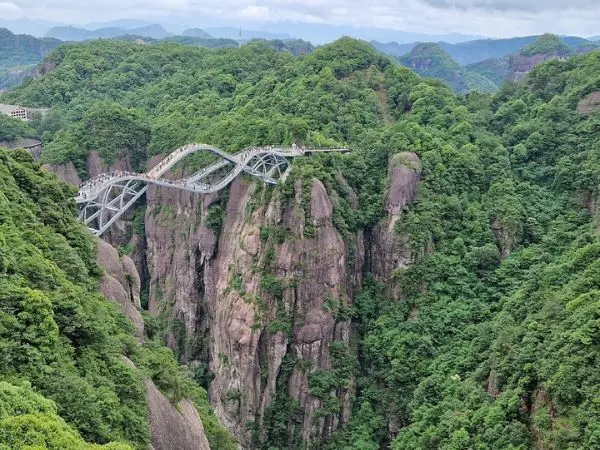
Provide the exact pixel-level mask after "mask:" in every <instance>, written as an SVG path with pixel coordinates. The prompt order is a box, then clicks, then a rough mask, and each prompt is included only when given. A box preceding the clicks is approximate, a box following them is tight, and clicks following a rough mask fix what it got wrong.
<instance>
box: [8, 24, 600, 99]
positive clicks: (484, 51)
mask: <svg viewBox="0 0 600 450" xmlns="http://www.w3.org/2000/svg"><path fill="white" fill-rule="evenodd" d="M5 22H8V21H2V20H0V24H2V23H5ZM12 22H14V23H17V24H18V25H19V26H20V27H31V26H33V24H34V23H35V22H34V21H30V20H29V19H21V20H19V21H12ZM48 24H49V23H46V25H48ZM280 25H281V24H273V26H271V27H270V28H269V31H262V30H245V29H242V30H241V33H240V29H239V28H235V27H228V26H222V27H208V28H198V27H191V28H187V29H183V28H181V29H180V32H179V33H178V34H174V33H172V32H171V31H169V30H167V29H166V28H165V27H163V26H162V25H160V24H148V23H146V22H144V21H139V20H131V19H121V20H118V21H112V22H96V23H91V24H88V25H87V27H86V28H81V27H74V26H52V27H51V28H49V29H48V30H47V32H46V33H45V35H46V37H45V38H43V39H36V38H34V37H32V36H24V35H15V34H13V33H11V32H10V31H9V30H6V29H5V30H2V29H0V88H5V87H8V86H10V85H14V84H16V83H18V82H20V81H21V80H22V79H23V77H25V76H28V75H31V74H32V73H33V71H32V66H33V65H35V64H37V63H39V62H40V61H41V60H42V59H43V57H44V56H45V55H46V54H47V53H48V52H49V51H50V50H52V49H53V48H54V47H56V46H58V45H59V44H60V43H61V41H83V40H92V39H115V38H118V39H122V40H130V41H133V40H140V39H141V40H142V41H144V42H146V43H154V42H158V41H161V40H168V41H171V42H177V43H181V44H184V45H201V46H204V47H208V48H224V47H235V46H237V45H238V41H239V40H240V34H241V40H243V41H249V40H252V39H265V40H268V41H269V45H271V47H273V48H275V49H277V50H278V51H290V52H292V53H293V54H296V55H298V54H303V53H309V52H311V51H312V49H313V46H312V44H311V43H310V42H307V41H305V40H299V39H293V38H292V36H295V35H296V31H297V28H295V27H291V28H290V29H289V30H287V32H284V31H283V30H280V29H279V28H280ZM95 27H98V28H95ZM319 30H321V31H323V28H322V27H320V26H312V27H311V32H312V33H314V34H313V35H312V38H314V39H315V40H317V41H318V40H320V39H325V38H326V35H325V34H319ZM349 30H351V27H335V26H332V27H328V30H327V33H330V34H329V35H328V36H330V37H331V36H333V35H332V34H331V33H333V34H336V33H341V32H343V31H349ZM353 30H354V31H356V32H357V33H358V31H360V33H359V34H362V35H363V36H365V35H369V33H379V35H386V33H388V32H390V33H391V32H392V31H393V33H395V34H396V35H400V36H404V37H406V36H419V37H431V35H415V34H411V33H402V32H399V31H396V30H372V29H360V30H359V29H353ZM348 34H350V35H352V32H351V31H349V32H348ZM353 36H354V35H353ZM462 37H464V36H462V35H453V38H454V39H460V38H462ZM592 39H598V40H600V37H598V38H592ZM371 44H372V45H373V46H374V47H375V48H377V49H378V50H379V51H381V52H383V53H386V54H388V55H391V56H393V57H395V58H396V59H397V60H398V62H399V63H400V64H402V65H404V66H406V67H410V68H411V69H413V70H414V71H415V72H417V73H419V74H421V75H423V76H426V77H432V78H437V79H440V80H442V81H444V82H446V83H448V84H449V85H450V86H451V87H452V88H453V89H454V90H455V91H457V92H468V91H471V90H480V91H494V90H497V89H498V88H499V87H500V86H501V85H502V84H503V83H504V82H505V81H506V80H512V81H518V80H520V79H521V78H522V77H523V76H524V74H526V73H527V72H528V71H530V70H531V69H532V68H533V67H534V66H535V65H536V64H538V63H539V62H542V61H545V60H547V59H556V58H567V57H569V56H571V55H573V54H577V53H584V52H587V51H591V50H593V49H595V48H598V47H599V46H600V43H598V42H595V41H593V40H591V39H584V38H581V37H576V36H563V37H557V36H554V35H551V34H546V35H542V36H524V37H515V38H511V39H476V40H471V41H468V42H437V43H432V42H412V43H404V44H403V43H398V42H387V43H383V42H381V41H378V40H372V41H371ZM8 72H10V73H8Z"/></svg>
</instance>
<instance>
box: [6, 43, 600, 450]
mask: <svg viewBox="0 0 600 450" xmlns="http://www.w3.org/2000/svg"><path fill="white" fill-rule="evenodd" d="M194 34H196V35H197V36H196V37H197V38H198V39H205V38H206V37H205V36H201V35H200V33H198V32H195V33H194ZM517 44H518V46H517ZM517 44H514V45H515V47H512V45H513V43H510V45H509V43H506V42H505V43H503V45H504V46H505V49H504V50H502V53H500V52H498V53H494V54H489V56H490V57H494V58H497V59H496V60H494V61H493V62H490V61H489V60H488V61H487V62H486V60H485V59H484V60H479V61H477V62H476V61H472V62H471V63H469V64H468V65H467V64H465V63H466V62H467V61H466V60H462V61H461V64H463V65H460V64H459V63H457V62H454V61H453V60H452V59H451V58H450V56H448V54H446V53H444V52H445V50H444V46H442V45H438V44H418V45H417V46H415V47H414V48H412V49H411V50H410V53H409V54H408V56H400V59H399V60H396V59H395V58H394V57H392V56H386V55H384V54H383V53H381V52H380V51H378V50H376V49H375V48H374V47H373V46H372V45H371V44H369V43H367V42H364V41H360V40H357V39H353V38H350V37H344V38H341V39H339V40H336V41H335V42H333V43H329V44H326V45H322V46H319V47H316V48H310V51H299V52H293V51H291V50H289V49H287V50H286V49H285V48H281V47H279V48H278V46H277V45H275V44H274V43H273V42H268V41H267V42H265V41H251V42H249V43H246V44H244V45H242V46H232V47H229V46H228V47H227V48H220V49H210V48H206V47H201V46H196V45H183V44H182V43H178V42H174V41H172V40H169V39H165V40H160V41H157V42H152V43H148V44H146V45H140V43H136V42H135V41H131V40H126V39H103V40H92V41H88V42H80V43H68V44H64V45H60V46H58V47H57V48H55V49H54V50H53V51H51V52H50V53H49V54H47V55H43V60H40V61H39V65H37V66H36V67H35V72H36V75H35V76H34V77H33V78H31V79H28V80H26V81H24V82H23V83H21V84H19V85H17V86H14V87H13V88H11V89H10V90H8V91H7V92H4V93H3V94H2V95H0V103H3V104H10V105H23V106H27V107H29V108H45V109H48V111H47V112H46V113H45V115H43V116H42V117H36V118H33V119H32V120H29V121H21V120H18V119H14V118H10V117H8V116H7V115H0V140H1V142H2V143H6V144H7V145H8V144H11V147H12V146H13V145H12V144H13V143H14V142H16V140H17V139H39V140H41V141H42V142H43V151H42V152H41V155H40V159H39V160H37V161H36V160H35V159H34V158H33V156H32V155H31V154H30V153H29V152H28V151H26V150H23V149H10V150H9V149H4V148H3V149H0V325H1V326H0V345H1V346H2V349H3V351H2V352H0V354H1V356H0V358H1V359H2V364H0V390H1V391H2V392H3V395H2V396H0V397H1V398H0V446H2V445H6V446H7V448H24V447H25V446H27V445H37V446H39V447H41V448H98V447H96V446H104V447H105V448H110V449H127V448H140V449H145V448H149V447H150V446H152V448H154V449H155V450H160V449H167V448H182V449H187V448H190V449H191V448H203V449H204V448H212V449H225V450H227V449H233V448H238V446H239V447H241V448H244V449H270V450H273V449H280V450H282V449H298V450H300V449H323V450H333V449H355V450H367V449H368V450H370V449H373V450H374V449H379V448H384V449H393V450H404V449H406V450H408V449H421V448H424V449H425V448H481V449H483V448H491V449H529V448H532V449H533V448H556V449H563V448H564V449H567V448H595V447H596V445H597V442H598V439H599V438H600V416H599V414H600V411H598V408H597V407H596V404H597V391H598V388H599V387H600V379H599V378H598V374H597V370H596V367H597V360H598V358H599V357H600V352H599V351H598V346H597V345H596V344H597V342H598V339H599V337H600V336H599V333H598V327H597V320H598V314H599V312H598V292H599V290H600V279H599V278H598V268H599V264H600V262H599V260H598V255H599V252H600V238H599V236H598V214H599V213H598V195H599V191H598V186H599V183H598V180H597V178H598V173H600V170H599V165H600V162H599V161H600V158H599V155H598V151H599V148H600V147H599V145H598V143H599V139H600V136H599V135H598V126H597V125H598V115H597V113H598V111H599V110H600V108H598V101H597V100H598V95H599V92H600V88H599V86H600V84H599V77H600V53H599V52H598V51H595V50H594V49H593V48H592V47H589V48H588V47H586V50H585V51H578V50H575V49H574V48H573V47H572V46H571V45H570V44H568V43H567V40H566V39H561V38H558V37H556V36H553V35H542V36H541V37H536V38H535V39H530V40H526V42H521V41H519V42H518V43H517ZM584 44H585V43H584ZM286 45H287V44H286ZM454 45H457V46H460V45H461V44H454ZM469 45H473V46H476V44H469ZM482 45H483V44H482ZM494 45H496V44H494ZM586 45H587V44H586ZM476 47H477V46H476ZM503 52H506V53H503ZM473 54H474V55H475V54H477V56H476V57H477V58H481V57H483V56H484V55H483V52H475V51H474V52H473ZM485 56H488V54H486V55H485ZM474 57H475V56H473V58H474ZM482 61H483V62H482ZM399 62H400V63H401V64H404V65H406V66H409V67H411V68H413V69H414V71H413V70H410V69H409V68H407V67H403V66H402V65H401V64H399ZM32 64H35V62H34V63H32ZM439 67H442V68H443V69H445V70H441V71H440V70H438V69H439ZM446 69H447V70H446ZM419 73H421V74H422V75H423V77H422V76H420V75H419ZM432 77H433V78H432ZM435 78H438V79H435ZM440 80H443V81H440ZM505 80H508V81H509V82H504V81H505ZM445 82H446V83H448V84H445ZM482 86H483V87H482ZM455 91H458V92H455ZM192 142H199V143H206V144H210V148H212V149H217V150H218V151H217V150H215V151H196V150H198V149H202V148H205V147H202V146H188V144H189V143H192ZM276 144H277V145H278V146H280V147H281V149H291V150H287V151H288V153H285V152H284V151H283V150H281V151H280V150H277V152H279V153H278V156H280V157H282V158H283V157H288V156H290V155H291V156H295V155H296V154H295V153H294V152H296V153H303V154H302V155H299V154H298V155H296V156H298V157H294V158H293V160H292V158H289V160H288V159H286V163H285V165H286V166H287V165H288V164H289V171H286V172H285V173H286V176H285V177H284V178H283V179H277V180H276V179H273V180H272V181H273V182H272V183H270V182H269V181H271V180H269V179H267V178H269V177H270V174H271V172H270V168H272V167H274V166H276V165H277V164H276V163H277V161H278V162H280V163H282V164H283V162H282V161H280V160H277V161H276V162H275V163H273V165H270V166H268V167H266V168H265V170H266V171H263V172H257V171H259V166H257V165H253V164H251V165H248V164H250V163H249V162H250V161H252V158H254V157H256V156H257V155H258V153H256V154H255V153H252V154H251V156H249V155H250V153H243V152H242V151H243V150H244V149H248V148H250V149H256V148H267V149H271V150H270V153H271V154H272V153H273V150H272V147H270V146H273V145H276ZM280 147H277V148H278V149H279V148H280ZM206 148H208V147H206ZM305 148H306V149H312V148H322V149H336V148H339V149H349V150H350V151H348V152H325V151H324V152H313V153H314V154H313V155H311V156H310V157H308V156H307V155H304V150H303V149H305ZM176 149H183V150H181V151H180V152H175V153H174V155H176V156H175V157H174V159H170V160H168V161H170V162H173V164H171V163H170V162H168V163H167V164H165V163H163V165H161V166H157V164H159V163H160V162H161V161H163V160H164V158H165V157H168V155H172V154H173V153H172V152H174V151H175V150H176ZM186 149H189V151H187V150H186ZM240 152H242V153H240ZM183 153H185V158H183V157H181V158H178V157H177V155H179V154H182V155H183ZM267 153H269V152H267ZM240 155H247V156H248V157H247V158H242V157H241V156H240ZM261 155H262V153H261ZM172 158H173V157H172ZM236 158H237V159H236ZM220 161H224V162H220ZM230 163H231V164H230ZM234 163H235V164H236V165H235V169H234V171H233V172H231V173H232V174H233V175H232V176H228V175H225V178H224V179H227V183H225V182H219V181H217V182H215V186H216V185H218V186H219V189H213V190H209V189H205V192H203V193H198V192H195V191H194V190H193V189H182V188H181V186H179V185H177V186H174V185H173V184H174V183H176V182H177V181H178V180H192V179H194V177H195V176H196V175H197V174H203V173H206V171H207V170H208V169H207V168H211V167H213V168H214V167H217V166H220V165H223V167H225V165H227V164H229V165H228V166H227V167H228V168H229V169H232V165H233V164H234ZM246 163H248V164H246ZM238 166H239V167H238ZM157 167H158V168H157ZM249 167H251V168H252V170H250V171H248V170H245V169H244V168H249ZM238 169H239V170H238ZM211 170H212V169H211ZM215 170H216V169H215ZM153 171H154V172H153ZM244 172H246V173H244ZM248 172H249V173H248ZM106 173H109V174H116V175H118V176H116V178H114V179H113V178H110V177H109V178H110V180H109V179H108V178H106V177H104V178H102V174H106ZM257 173H261V176H260V177H257V176H256V175H257ZM123 174H125V175H123ZM131 174H136V175H131ZM140 174H146V175H147V176H149V177H150V178H152V180H153V181H156V180H159V179H160V180H164V182H160V183H159V182H152V183H148V184H144V185H143V189H144V192H143V194H145V195H143V196H142V195H139V196H138V198H136V201H135V202H132V203H131V204H130V205H128V208H126V209H124V210H123V211H122V212H120V215H119V216H118V217H117V219H115V220H114V221H113V223H110V224H109V225H108V226H107V227H106V229H104V230H103V233H101V234H102V236H101V239H100V238H97V237H95V236H93V234H92V233H90V232H89V230H88V229H87V227H86V226H84V225H83V224H81V223H78V221H77V215H78V212H79V211H78V207H77V203H76V201H75V200H74V199H75V198H76V197H77V196H78V194H77V192H78V190H79V189H80V187H79V185H80V184H81V183H82V182H85V181H86V180H96V181H97V180H102V183H104V181H106V180H109V181H110V183H113V181H115V180H116V181H118V182H121V181H122V179H124V178H127V177H130V178H131V177H133V178H135V180H134V181H143V179H142V178H141V176H138V175H140ZM154 175H156V176H154ZM123 177H124V178H123ZM117 178H118V180H117ZM127 179H128V180H129V178H127ZM198 179H199V178H198ZM264 181H267V183H265V182H264ZM202 183H203V184H202V187H205V186H204V185H205V184H206V185H208V184H209V183H205V182H204V181H203V182H202ZM84 186H85V185H84ZM199 186H200V185H199ZM130 187H131V186H130ZM100 191H102V192H103V193H106V192H110V188H108V189H105V188H103V190H101V189H99V188H98V192H100ZM209 191H210V192H209ZM81 192H82V193H84V194H86V195H90V198H91V197H94V195H92V194H94V193H97V192H96V191H93V192H92V191H91V190H88V191H86V190H85V189H84V190H82V191H81ZM135 192H136V193H139V192H141V191H139V190H138V191H135ZM81 195H83V194H81ZM98 195H99V194H98ZM105 197H106V200H107V201H108V202H110V201H113V200H114V199H115V198H117V197H116V196H114V193H113V194H107V195H106V196H105ZM94 198H95V197H94ZM82 199H83V200H82ZM84 200H85V201H87V198H83V197H81V196H80V197H77V202H80V203H81V202H83V201H84ZM108 214H109V215H110V214H111V213H108ZM107 217H108V216H107ZM115 217H116V216H115ZM87 225H92V226H93V219H92V221H90V222H89V223H88V224H87ZM98 231H99V230H98ZM97 234H100V233H97ZM48 430H53V431H52V432H48ZM100 448H101V447H100Z"/></svg>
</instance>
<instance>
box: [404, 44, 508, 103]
mask: <svg viewBox="0 0 600 450" xmlns="http://www.w3.org/2000/svg"><path fill="white" fill-rule="evenodd" d="M398 60H399V61H400V63H401V64H402V65H404V66H406V67H408V68H410V69H413V70H414V71H415V72H416V73H418V74H419V75H422V76H424V77H432V78H437V79H438V80H441V81H444V82H446V83H448V84H449V85H450V87H452V89H453V90H454V91H456V92H461V93H466V92H469V91H473V90H476V91H480V92H494V91H496V90H497V89H498V86H497V85H496V84H495V83H494V82H492V81H490V80H489V79H487V78H486V77H485V76H484V75H481V74H479V73H477V72H474V71H470V70H469V69H468V68H465V67H462V66H460V65H459V64H458V63H457V62H455V61H453V60H452V58H451V57H450V55H448V54H447V53H446V52H444V51H443V50H442V49H441V48H440V46H439V45H438V44H418V45H417V46H416V47H415V48H413V49H412V50H411V51H410V53H408V54H406V55H404V56H402V57H400V58H398Z"/></svg>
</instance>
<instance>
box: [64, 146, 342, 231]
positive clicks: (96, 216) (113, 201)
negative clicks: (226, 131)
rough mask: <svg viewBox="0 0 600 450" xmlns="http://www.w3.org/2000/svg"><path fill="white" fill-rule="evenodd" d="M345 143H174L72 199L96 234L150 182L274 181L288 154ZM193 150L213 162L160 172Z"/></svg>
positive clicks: (201, 186)
mask: <svg viewBox="0 0 600 450" xmlns="http://www.w3.org/2000/svg"><path fill="white" fill-rule="evenodd" d="M346 151H348V150H347V149H345V148H336V149H326V148H321V149H307V148H304V147H298V146H296V145H293V146H292V147H252V148H248V149H245V150H242V151H241V152H239V153H236V154H234V155H231V154H229V153H227V152H225V151H223V150H220V149H218V148H217V147H213V146H212V145H206V144H187V145H184V146H183V147H180V148H178V149H177V150H175V151H173V152H172V153H171V154H169V155H168V156H167V157H166V158H165V159H163V160H162V161H160V162H159V163H158V164H157V165H156V166H154V167H153V168H152V169H151V170H149V171H148V172H146V173H135V172H123V171H115V172H110V173H103V174H100V175H98V176H96V177H94V178H91V179H89V180H88V181H86V182H85V183H83V184H81V185H80V189H79V193H78V195H77V197H75V201H76V202H77V203H78V204H79V205H80V214H79V220H80V221H81V222H83V223H84V224H85V225H87V226H88V228H89V229H90V230H91V231H92V232H93V233H94V234H95V235H97V236H100V235H102V234H103V233H104V232H105V231H106V230H108V229H109V228H110V227H111V225H112V224H113V223H115V221H117V220H118V219H119V218H120V217H121V216H122V215H123V214H124V213H125V212H126V211H127V210H128V209H129V208H130V207H131V206H132V205H133V204H134V203H135V202H136V201H137V200H138V199H139V198H140V197H141V196H142V195H144V193H145V192H146V191H147V190H148V187H149V186H150V185H151V184H155V185H158V186H166V187H173V188H177V189H181V190H184V191H189V192H197V193H199V194H207V193H210V192H217V191H220V190H221V189H223V188H225V187H226V186H228V185H229V183H231V182H232V181H233V180H234V179H235V177H237V176H238V175H239V174H240V173H241V172H246V173H248V174H250V175H253V176H255V177H257V178H259V179H261V180H263V182H265V183H270V184H276V183H277V180H278V179H283V178H285V176H286V175H287V171H288V169H289V166H290V161H289V159H288V158H293V157H297V156H303V155H305V154H310V153H325V152H346ZM197 152H207V153H210V154H212V155H215V156H216V158H217V160H216V162H214V163H213V164H211V165H209V166H207V167H205V168H203V169H201V170H199V171H198V172H196V173H194V174H193V175H191V176H189V177H187V178H182V179H180V180H169V179H166V178H162V176H163V175H164V174H165V173H166V172H167V171H169V170H170V169H171V168H172V167H173V166H174V165H175V164H177V163H178V162H180V161H181V160H183V159H184V158H185V157H186V156H188V155H191V154H192V153H197Z"/></svg>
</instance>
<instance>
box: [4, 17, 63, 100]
mask: <svg viewBox="0 0 600 450" xmlns="http://www.w3.org/2000/svg"><path fill="white" fill-rule="evenodd" d="M60 43H61V42H60V41H58V40H56V39H50V38H44V39H37V38H34V37H33V36H28V35H25V34H19V35H17V34H13V33H11V32H10V31H9V30H7V29H6V28H0V89H2V88H6V87H10V86H13V85H15V84H18V83H19V82H20V81H21V80H22V79H23V78H24V77H25V75H26V74H29V73H30V72H31V71H32V70H33V66H34V65H35V64H37V63H39V62H40V61H41V60H42V59H43V58H44V57H45V56H46V55H48V53H50V51H52V49H54V48H56V47H57V46H58V45H59V44H60Z"/></svg>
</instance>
